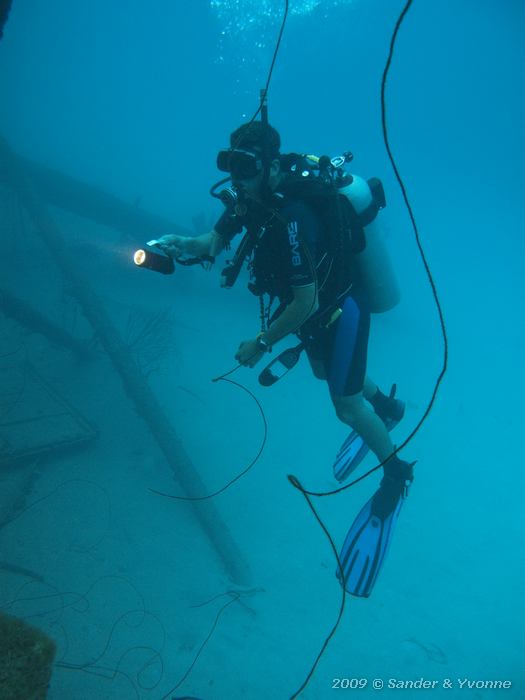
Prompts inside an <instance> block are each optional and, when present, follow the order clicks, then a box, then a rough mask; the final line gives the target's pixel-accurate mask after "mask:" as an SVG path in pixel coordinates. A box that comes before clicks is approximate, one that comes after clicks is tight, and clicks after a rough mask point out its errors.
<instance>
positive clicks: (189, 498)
mask: <svg viewBox="0 0 525 700" xmlns="http://www.w3.org/2000/svg"><path fill="white" fill-rule="evenodd" d="M239 366H240V365H239ZM235 369H238V368H237V367H235ZM233 371H234V370H231V372H233ZM231 372H228V374H231ZM213 381H223V382H228V383H229V384H233V385H234V386H237V387H239V389H242V390H243V391H245V392H246V393H247V394H249V395H250V396H251V397H252V399H253V400H254V401H255V403H256V404H257V407H258V409H259V411H260V413H261V418H262V422H263V429H264V434H263V439H262V442H261V446H260V447H259V451H258V452H257V454H256V455H255V457H254V458H253V459H252V461H251V462H250V463H249V464H248V466H247V467H246V468H245V469H243V470H242V472H240V473H239V474H237V476H234V477H233V479H230V481H228V483H227V484H225V485H224V486H222V487H221V488H220V489H217V491H214V492H213V493H209V494H208V495H206V496H173V495H171V494H169V493H164V492H163V491H157V490H156V489H148V490H149V491H151V492H152V493H156V494H157V495H158V496H166V498H172V499H173V500H175V501H206V500H208V499H209V498H215V496H218V495H219V494H220V493H223V492H224V491H226V489H228V488H229V487H230V486H231V485H232V484H234V483H235V482H236V481H238V480H239V479H240V478H241V477H242V476H244V475H245V474H246V473H247V472H249V471H250V469H251V468H252V467H253V466H254V464H255V463H256V462H257V461H258V459H259V457H260V456H261V454H262V453H263V450H264V447H265V445H266V439H267V437H268V423H267V422H266V416H265V415H264V411H263V408H262V406H261V404H260V403H259V400H258V399H257V397H256V396H255V394H253V393H252V392H251V391H250V390H249V389H247V388H246V387H245V386H243V385H242V384H239V383H238V382H234V381H233V380H232V379H226V375H222V377H217V379H214V380H213Z"/></svg>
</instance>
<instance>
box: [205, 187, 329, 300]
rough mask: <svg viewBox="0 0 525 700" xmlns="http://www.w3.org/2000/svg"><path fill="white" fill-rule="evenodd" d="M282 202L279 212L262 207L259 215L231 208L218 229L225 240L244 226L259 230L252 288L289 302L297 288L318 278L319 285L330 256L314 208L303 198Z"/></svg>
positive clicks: (254, 253) (217, 226)
mask: <svg viewBox="0 0 525 700" xmlns="http://www.w3.org/2000/svg"><path fill="white" fill-rule="evenodd" d="M278 204H280V206H278V207H276V208H275V211H272V210H262V211H260V212H259V213H258V214H257V215H253V212H250V211H248V213H247V214H246V215H245V216H238V215H236V214H233V213H231V212H230V211H228V210H227V211H225V212H224V214H223V215H222V216H221V217H220V219H219V220H218V222H217V223H216V225H215V227H214V228H215V231H217V233H218V234H219V235H220V236H221V237H222V238H223V240H224V241H225V243H229V242H230V241H231V240H232V238H233V237H234V236H235V235H236V234H238V233H240V232H241V231H242V230H243V229H244V228H246V229H247V230H248V232H250V231H252V230H255V231H257V232H258V233H259V236H260V237H259V238H258V239H257V243H256V245H255V248H254V251H253V256H252V260H251V263H250V270H251V273H252V279H253V287H252V289H253V291H254V292H255V293H256V294H269V295H270V297H277V298H278V299H279V301H280V302H281V303H283V304H288V303H290V301H291V300H292V298H293V291H292V288H293V287H304V286H307V285H310V284H314V283H315V282H316V279H317V284H319V281H320V279H321V278H322V276H323V274H322V273H323V270H325V273H324V274H326V269H327V266H328V256H327V254H326V253H327V251H326V245H325V240H324V235H323V229H322V222H321V221H320V219H319V217H318V216H317V214H316V213H315V212H314V211H313V210H312V209H311V207H309V206H308V204H307V203H305V202H303V201H300V200H284V199H283V200H282V203H279V201H278ZM252 227H254V228H253V229H252ZM261 232H262V233H261Z"/></svg>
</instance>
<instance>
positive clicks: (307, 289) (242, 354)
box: [235, 284, 318, 367]
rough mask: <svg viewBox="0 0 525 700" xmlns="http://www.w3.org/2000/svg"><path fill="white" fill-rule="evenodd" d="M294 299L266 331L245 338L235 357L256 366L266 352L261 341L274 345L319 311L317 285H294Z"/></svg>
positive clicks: (247, 364) (246, 364)
mask: <svg viewBox="0 0 525 700" xmlns="http://www.w3.org/2000/svg"><path fill="white" fill-rule="evenodd" d="M292 290H293V299H292V301H291V302H290V303H289V304H288V306H287V307H286V308H285V310H284V311H283V312H282V314H281V315H280V316H279V317H278V318H277V319H276V320H275V321H274V322H273V323H272V325H271V326H270V328H269V329H268V330H267V331H264V333H260V334H259V336H258V337H257V338H254V339H252V340H244V341H243V342H242V343H241V344H240V345H239V349H238V350H237V353H236V355H235V359H236V360H237V361H238V362H239V363H240V364H241V365H245V366H246V367H255V365H256V364H257V363H258V362H259V360H260V359H261V358H262V357H263V355H264V354H265V350H263V349H261V348H260V345H259V342H260V340H263V341H264V343H265V344H266V345H267V346H268V347H270V348H271V347H272V345H274V344H275V343H277V342H278V341H279V340H281V339H282V338H284V337H285V336H287V335H289V334H290V333H293V332H294V331H296V330H297V329H298V328H300V326H302V324H303V323H304V322H305V321H306V320H307V319H308V318H310V316H311V315H312V314H313V313H314V312H315V311H317V308H318V302H317V285H316V284H309V285H306V286H304V287H292Z"/></svg>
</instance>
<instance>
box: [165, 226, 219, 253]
mask: <svg viewBox="0 0 525 700" xmlns="http://www.w3.org/2000/svg"><path fill="white" fill-rule="evenodd" d="M157 245H158V247H159V248H161V249H162V250H163V251H164V252H165V253H167V254H168V255H170V256H171V257H178V256H180V255H192V256H195V257H199V256H201V255H211V256H212V257H215V256H216V255H218V254H219V253H220V252H221V250H222V249H223V248H224V239H223V238H222V236H219V234H218V233H217V231H215V229H212V230H211V231H208V233H203V234H202V235H201V236H177V235H175V234H168V235H167V236H162V238H159V239H158V241H157Z"/></svg>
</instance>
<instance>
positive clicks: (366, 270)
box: [281, 153, 400, 313]
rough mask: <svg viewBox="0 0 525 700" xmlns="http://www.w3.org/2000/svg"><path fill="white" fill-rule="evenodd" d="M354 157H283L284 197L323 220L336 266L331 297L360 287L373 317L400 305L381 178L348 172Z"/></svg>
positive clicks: (328, 245)
mask: <svg viewBox="0 0 525 700" xmlns="http://www.w3.org/2000/svg"><path fill="white" fill-rule="evenodd" d="M351 158H352V156H351V154H349V153H347V154H344V156H339V157H336V158H329V157H328V156H322V157H320V158H319V157H317V156H313V155H298V154H289V155H284V156H282V157H281V168H282V170H283V171H284V172H285V173H287V178H286V180H285V184H284V185H283V188H282V189H283V192H284V194H285V196H292V197H297V198H300V199H304V200H305V201H307V202H308V204H309V205H310V206H311V207H312V208H313V209H314V210H315V211H316V212H317V213H318V215H319V216H320V218H321V221H322V224H323V229H324V232H325V235H326V236H327V239H328V240H327V250H328V251H329V252H330V254H331V255H332V258H333V262H334V270H333V274H332V286H333V289H332V296H333V295H334V294H341V293H342V292H344V290H345V288H346V287H345V285H346V286H347V287H348V286H349V285H352V283H357V284H358V286H359V287H360V288H361V290H362V291H363V293H364V294H365V295H366V298H367V302H368V305H369V308H370V311H371V312H372V313H383V312H385V311H389V310H390V309H392V308H394V306H396V305H397V304H398V302H399V298H400V293H399V285H398V282H397V279H396V276H395V273H394V268H393V265H392V263H391V260H390V256H389V254H388V250H387V247H386V245H385V242H384V234H383V231H382V229H381V226H380V224H379V222H378V221H377V214H378V213H379V211H380V210H381V209H383V208H384V207H385V206H386V198H385V194H384V190H383V186H382V183H381V181H380V180H379V179H378V178H371V179H369V180H365V179H364V178H362V177H359V176H358V175H354V174H352V173H349V172H347V171H345V170H344V169H343V165H344V164H345V162H349V160H351Z"/></svg>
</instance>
